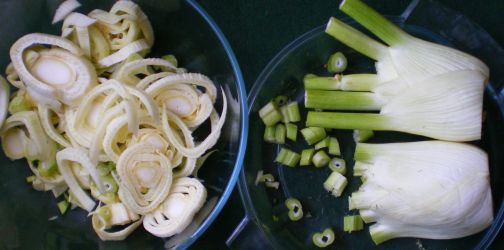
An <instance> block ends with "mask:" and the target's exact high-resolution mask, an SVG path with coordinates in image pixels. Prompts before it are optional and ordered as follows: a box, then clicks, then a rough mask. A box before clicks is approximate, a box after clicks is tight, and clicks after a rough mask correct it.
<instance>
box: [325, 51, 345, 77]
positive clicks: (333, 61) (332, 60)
mask: <svg viewBox="0 0 504 250" xmlns="http://www.w3.org/2000/svg"><path fill="white" fill-rule="evenodd" d="M346 67H347V59H346V57H345V55H344V54H343V53H341V52H336V53H334V54H332V55H331V56H330V57H329V60H328V61H327V71H329V72H330V73H341V72H343V71H345V69H346Z"/></svg>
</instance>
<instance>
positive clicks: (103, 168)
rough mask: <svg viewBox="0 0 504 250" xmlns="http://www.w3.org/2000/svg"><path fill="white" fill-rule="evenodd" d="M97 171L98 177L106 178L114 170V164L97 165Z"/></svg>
mask: <svg viewBox="0 0 504 250" xmlns="http://www.w3.org/2000/svg"><path fill="white" fill-rule="evenodd" d="M97 169H98V173H99V174H100V176H106V175H109V174H110V172H111V171H112V170H114V169H115V163H114V162H111V161H110V162H107V163H99V164H98V167H97Z"/></svg>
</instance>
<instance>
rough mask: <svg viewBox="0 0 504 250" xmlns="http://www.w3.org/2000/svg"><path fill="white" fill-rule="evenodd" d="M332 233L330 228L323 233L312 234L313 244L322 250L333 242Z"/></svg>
mask: <svg viewBox="0 0 504 250" xmlns="http://www.w3.org/2000/svg"><path fill="white" fill-rule="evenodd" d="M334 238H335V236H334V231H333V230H332V229H331V228H326V229H325V230H324V231H323V232H317V233H314V234H313V236H312V241H313V244H314V245H315V246H317V247H320V248H324V247H327V246H329V245H331V244H332V243H333V242H334Z"/></svg>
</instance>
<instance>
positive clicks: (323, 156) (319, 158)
mask: <svg viewBox="0 0 504 250" xmlns="http://www.w3.org/2000/svg"><path fill="white" fill-rule="evenodd" d="M330 159H331V158H329V156H328V155H327V153H326V152H325V151H323V150H320V151H318V152H317V153H315V154H314V155H313V157H312V162H313V165H315V167H317V168H321V167H324V166H326V165H327V163H329V161H330Z"/></svg>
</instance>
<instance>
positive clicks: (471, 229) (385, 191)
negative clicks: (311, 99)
mask: <svg viewBox="0 0 504 250" xmlns="http://www.w3.org/2000/svg"><path fill="white" fill-rule="evenodd" d="M355 159H356V161H357V162H363V163H365V164H359V169H358V170H356V171H358V172H360V173H361V174H362V178H363V180H364V183H363V185H362V186H361V187H360V188H359V191H357V192H355V193H353V194H352V196H351V198H350V200H349V202H350V204H349V208H350V209H359V212H360V214H361V216H362V219H363V220H364V221H365V222H367V223H370V222H376V224H374V225H372V226H371V227H370V233H371V237H372V238H373V241H374V242H375V243H376V244H379V243H381V242H384V241H386V240H389V239H392V238H397V237H420V238H430V239H451V238H459V237H464V236H467V235H471V234H474V233H477V232H479V231H481V230H483V229H485V228H486V227H487V226H488V225H490V224H491V223H492V221H493V211H492V209H493V206H492V197H491V190H490V185H489V172H488V159H487V155H486V153H485V152H483V151H482V150H480V149H478V148H476V147H474V146H470V145H466V144H461V143H453V142H443V141H423V142H410V143H390V144H365V143H358V144H357V148H356V151H355Z"/></svg>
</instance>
